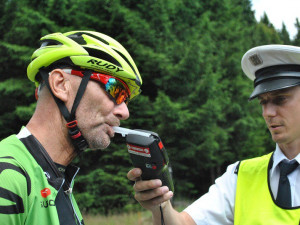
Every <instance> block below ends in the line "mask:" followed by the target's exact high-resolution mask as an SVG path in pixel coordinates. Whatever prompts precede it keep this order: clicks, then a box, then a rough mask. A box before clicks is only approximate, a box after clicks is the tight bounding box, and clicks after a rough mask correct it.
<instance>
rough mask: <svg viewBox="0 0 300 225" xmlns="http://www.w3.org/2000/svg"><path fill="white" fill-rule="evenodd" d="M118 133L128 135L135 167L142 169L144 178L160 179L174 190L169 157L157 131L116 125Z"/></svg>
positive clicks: (127, 142)
mask: <svg viewBox="0 0 300 225" xmlns="http://www.w3.org/2000/svg"><path fill="white" fill-rule="evenodd" d="M114 130H115V132H116V133H120V134H122V136H123V137H124V136H126V144H127V148H128V152H129V154H130V158H131V161H132V164H133V166H134V167H137V168H140V169H141V170H142V180H152V179H160V180H161V181H162V186H168V187H169V190H170V191H173V192H174V184H173V180H172V176H171V167H170V165H169V157H168V154H167V150H166V149H165V147H164V145H163V143H162V141H161V139H160V137H159V136H158V134H157V133H154V132H151V131H147V130H130V129H126V128H122V127H114Z"/></svg>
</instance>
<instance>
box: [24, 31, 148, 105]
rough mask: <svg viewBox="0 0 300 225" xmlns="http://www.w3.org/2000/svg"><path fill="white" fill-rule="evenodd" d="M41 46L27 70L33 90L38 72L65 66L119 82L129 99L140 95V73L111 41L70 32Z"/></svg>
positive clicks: (94, 34) (96, 34) (89, 33)
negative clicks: (94, 72)
mask: <svg viewBox="0 0 300 225" xmlns="http://www.w3.org/2000/svg"><path fill="white" fill-rule="evenodd" d="M41 43H42V44H41V47H40V48H39V49H37V50H36V51H35V52H34V53H33V55H32V57H31V59H32V61H31V63H30V64H29V65H28V68H27V76H28V78H29V79H30V80H31V81H33V82H35V83H36V86H38V84H39V81H38V80H37V79H36V76H37V74H38V73H39V70H40V69H42V68H47V67H49V66H51V65H52V64H55V63H67V64H70V66H77V67H80V68H82V69H89V70H93V71H97V72H100V73H104V74H107V75H111V76H115V77H117V78H120V79H121V80H123V81H124V82H125V83H126V84H127V85H128V87H129V90H130V99H132V98H134V97H135V96H137V95H138V94H139V93H140V86H141V85H142V78H141V76H140V74H139V71H138V69H137V67H136V65H135V63H134V61H133V59H132V58H131V56H130V55H129V53H128V52H127V51H126V49H125V48H124V47H123V46H122V45H121V44H120V43H119V42H117V41H116V40H114V39H113V38H111V37H109V36H107V35H105V34H102V33H99V32H94V31H71V32H67V33H63V34H62V33H53V34H48V35H46V36H44V37H42V38H41Z"/></svg>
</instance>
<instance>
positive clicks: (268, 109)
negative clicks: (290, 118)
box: [262, 102, 277, 118]
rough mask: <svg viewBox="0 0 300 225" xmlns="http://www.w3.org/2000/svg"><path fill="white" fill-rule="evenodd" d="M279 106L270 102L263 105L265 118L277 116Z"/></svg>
mask: <svg viewBox="0 0 300 225" xmlns="http://www.w3.org/2000/svg"><path fill="white" fill-rule="evenodd" d="M276 111H277V106H276V105H275V104H273V103H271V102H268V103H266V104H264V105H263V106H262V114H263V117H264V118H268V117H274V116H276Z"/></svg>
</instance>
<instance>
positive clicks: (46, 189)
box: [41, 188, 51, 198]
mask: <svg viewBox="0 0 300 225" xmlns="http://www.w3.org/2000/svg"><path fill="white" fill-rule="evenodd" d="M41 195H42V197H43V198H47V196H49V195H51V190H50V189H49V188H44V189H43V190H41Z"/></svg>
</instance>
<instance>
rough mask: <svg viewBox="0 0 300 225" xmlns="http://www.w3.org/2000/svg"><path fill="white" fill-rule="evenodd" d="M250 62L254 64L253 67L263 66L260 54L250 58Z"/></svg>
mask: <svg viewBox="0 0 300 225" xmlns="http://www.w3.org/2000/svg"><path fill="white" fill-rule="evenodd" d="M249 61H250V62H251V63H252V65H253V66H258V65H261V64H263V61H262V59H261V58H260V57H259V55H258V54H254V55H251V56H249Z"/></svg>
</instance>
